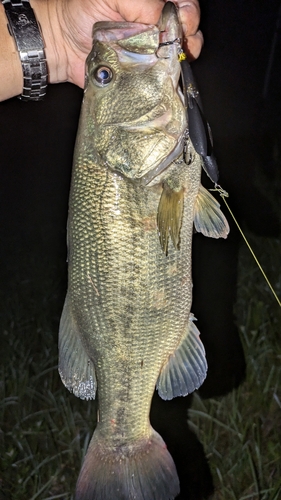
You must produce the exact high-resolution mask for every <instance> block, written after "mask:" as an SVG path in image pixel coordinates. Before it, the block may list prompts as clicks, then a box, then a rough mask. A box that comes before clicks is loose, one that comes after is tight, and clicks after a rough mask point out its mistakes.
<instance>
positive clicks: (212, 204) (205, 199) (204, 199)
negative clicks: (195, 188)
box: [194, 185, 229, 238]
mask: <svg viewBox="0 0 281 500" xmlns="http://www.w3.org/2000/svg"><path fill="white" fill-rule="evenodd" d="M194 226H195V229H196V231H197V232H198V233H202V234H204V236H210V237H211V238H226V237H227V235H228V233H229V225H228V222H227V220H226V218H225V216H224V215H223V213H222V211H221V209H220V204H219V203H218V202H217V200H216V199H215V198H214V197H213V196H212V195H211V194H210V193H209V191H207V189H205V188H204V187H203V186H202V185H201V186H200V189H199V193H198V195H197V198H196V202H195V210H194Z"/></svg>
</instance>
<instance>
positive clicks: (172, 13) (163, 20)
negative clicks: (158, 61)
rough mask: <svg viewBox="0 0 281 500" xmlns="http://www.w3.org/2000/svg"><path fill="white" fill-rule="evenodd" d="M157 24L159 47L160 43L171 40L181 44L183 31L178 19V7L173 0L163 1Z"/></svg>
mask: <svg viewBox="0 0 281 500" xmlns="http://www.w3.org/2000/svg"><path fill="white" fill-rule="evenodd" d="M157 26H158V28H159V31H160V44H159V48H160V46H161V45H166V44H167V42H169V43H170V44H171V42H174V43H176V42H177V43H178V44H179V45H181V42H182V38H183V31H182V26H181V23H180V20H179V14H178V7H177V6H176V5H175V4H174V3H173V2H170V1H168V2H166V3H165V5H164V7H163V10H162V13H161V16H160V19H159V21H158V23H157ZM158 50H159V49H158Z"/></svg>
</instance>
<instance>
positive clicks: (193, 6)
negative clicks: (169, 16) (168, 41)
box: [175, 0, 200, 37]
mask: <svg viewBox="0 0 281 500" xmlns="http://www.w3.org/2000/svg"><path fill="white" fill-rule="evenodd" d="M175 3H176V4H177V6H178V7H179V17H180V20H181V23H182V28H183V33H184V35H185V37H188V36H190V35H195V34H196V33H197V30H198V26H199V22H200V7H199V3H198V1H197V0H189V1H187V0H175Z"/></svg>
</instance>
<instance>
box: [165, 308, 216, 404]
mask: <svg viewBox="0 0 281 500" xmlns="http://www.w3.org/2000/svg"><path fill="white" fill-rule="evenodd" d="M194 319H195V318H194V316H193V315H190V317H189V321H188V329H187V333H186V336H185V337H184V339H183V340H182V342H181V344H180V345H179V347H178V348H177V350H176V351H175V352H174V353H173V354H172V355H171V356H170V358H169V360H168V362H167V363H166V365H164V367H163V368H162V371H161V373H160V375H159V378H158V382H157V385H156V388H157V390H158V394H159V396H160V397H161V398H162V399H172V398H175V397H177V396H186V395H187V394H190V393H191V392H193V391H195V389H198V387H200V385H201V384H202V383H203V381H204V380H205V378H206V374H207V361H206V357H205V349H204V346H203V344H202V342H201V340H200V338H199V335H200V333H199V330H198V329H197V328H196V326H195V324H194V323H193V321H194Z"/></svg>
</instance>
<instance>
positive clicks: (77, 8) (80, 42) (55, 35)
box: [32, 0, 203, 87]
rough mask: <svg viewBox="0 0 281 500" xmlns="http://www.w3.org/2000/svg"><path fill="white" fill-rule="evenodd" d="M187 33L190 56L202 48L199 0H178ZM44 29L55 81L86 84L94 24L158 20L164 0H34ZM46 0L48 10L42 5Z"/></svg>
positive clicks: (195, 56) (152, 21)
mask: <svg viewBox="0 0 281 500" xmlns="http://www.w3.org/2000/svg"><path fill="white" fill-rule="evenodd" d="M175 3H176V4H177V5H178V7H179V15H180V18H181V21H182V25H183V31H184V35H185V39H184V47H183V48H184V50H185V51H186V53H187V55H188V57H189V59H190V60H192V59H196V58H197V57H198V56H199V54H200V51H201V48H202V44H203V37H202V34H201V32H200V31H198V25H199V20H200V8H199V3H198V0H189V1H185V0H175ZM32 4H33V5H34V8H35V6H36V7H37V8H38V13H37V17H38V18H39V21H40V23H41V26H42V29H43V35H44V39H45V43H46V53H47V61H48V65H49V69H50V81H51V82H52V83H56V82H61V81H70V82H72V83H75V84H76V85H78V86H80V87H83V86H84V71H85V69H84V66H85V59H86V57H87V55H88V53H89V52H90V50H91V48H92V27H93V24H94V23H95V22H97V21H124V20H125V21H131V22H141V23H147V24H156V23H157V21H158V19H159V17H160V15H161V11H162V8H163V5H164V2H163V1H162V0H141V1H139V0H115V1H114V0H49V2H40V1H38V0H33V2H32ZM44 4H45V6H47V8H46V7H45V12H44V11H43V10H42V6H43V5H44Z"/></svg>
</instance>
